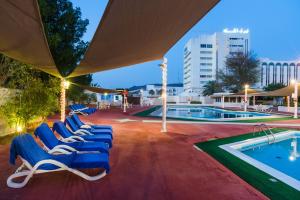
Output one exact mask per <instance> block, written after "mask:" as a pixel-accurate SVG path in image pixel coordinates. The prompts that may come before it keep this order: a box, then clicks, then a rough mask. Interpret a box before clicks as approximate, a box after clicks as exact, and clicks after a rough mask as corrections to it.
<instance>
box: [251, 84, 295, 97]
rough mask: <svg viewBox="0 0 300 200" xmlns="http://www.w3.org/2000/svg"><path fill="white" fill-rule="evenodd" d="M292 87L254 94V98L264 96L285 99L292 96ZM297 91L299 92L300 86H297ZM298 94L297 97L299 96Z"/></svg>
mask: <svg viewBox="0 0 300 200" xmlns="http://www.w3.org/2000/svg"><path fill="white" fill-rule="evenodd" d="M294 87H295V86H294V85H289V86H286V87H284V88H281V89H278V90H274V91H270V92H261V93H257V94H255V96H266V97H285V96H292V94H293V93H294ZM298 91H299V92H300V86H299V85H298ZM299 92H298V96H300V94H299Z"/></svg>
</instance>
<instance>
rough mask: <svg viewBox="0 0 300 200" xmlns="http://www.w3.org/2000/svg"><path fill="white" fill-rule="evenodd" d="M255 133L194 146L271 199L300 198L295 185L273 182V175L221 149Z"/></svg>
mask: <svg viewBox="0 0 300 200" xmlns="http://www.w3.org/2000/svg"><path fill="white" fill-rule="evenodd" d="M272 130H273V132H274V133H278V132H283V131H286V130H287V129H272ZM255 137H257V136H253V133H252V132H250V133H246V134H243V135H238V136H232V137H227V138H220V139H217V140H213V141H204V142H199V143H195V144H194V146H195V148H196V149H197V150H200V151H202V152H205V153H207V154H208V155H209V156H211V157H212V158H214V159H215V160H216V161H218V162H219V163H221V164H222V165H223V166H225V167H226V168H228V169H229V170H230V171H232V172H233V173H234V174H236V175H237V176H239V177H240V178H241V179H243V180H244V181H245V182H247V183H248V184H250V185H251V186H252V187H254V188H256V189H257V190H258V191H260V192H262V193H263V194H264V195H266V196H267V197H269V198H270V199H278V200H283V199H299V197H300V192H299V191H298V190H296V189H294V188H293V187H291V186H289V185H287V184H286V183H283V182H282V181H280V180H278V181H277V182H271V180H270V179H272V178H273V177H272V176H271V175H269V174H267V173H265V172H263V171H261V170H259V169H257V168H255V167H254V166H252V165H250V164H248V163H247V162H245V161H243V160H241V159H239V158H238V157H236V156H234V155H232V154H230V153H229V152H227V151H225V150H224V149H221V148H220V147H219V146H220V145H223V144H229V143H233V142H238V141H241V140H246V139H251V138H255Z"/></svg>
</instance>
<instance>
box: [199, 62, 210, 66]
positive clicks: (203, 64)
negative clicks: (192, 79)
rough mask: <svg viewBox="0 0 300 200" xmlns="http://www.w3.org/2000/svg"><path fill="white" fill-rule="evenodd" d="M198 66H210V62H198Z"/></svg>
mask: <svg viewBox="0 0 300 200" xmlns="http://www.w3.org/2000/svg"><path fill="white" fill-rule="evenodd" d="M200 66H212V63H200Z"/></svg>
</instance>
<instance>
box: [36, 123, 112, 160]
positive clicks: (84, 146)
mask: <svg viewBox="0 0 300 200" xmlns="http://www.w3.org/2000/svg"><path fill="white" fill-rule="evenodd" d="M34 134H35V136H37V137H39V138H40V140H41V141H42V142H43V144H44V146H45V149H46V150H47V151H48V153H51V154H55V153H64V154H67V153H71V152H91V151H93V152H102V153H109V146H108V145H107V144H106V143H103V142H84V141H78V142H63V141H60V140H58V139H57V138H56V137H55V135H54V133H53V132H52V130H51V129H50V128H49V126H48V125H47V124H46V123H43V124H41V125H40V126H39V127H38V128H37V129H36V130H35V132H34Z"/></svg>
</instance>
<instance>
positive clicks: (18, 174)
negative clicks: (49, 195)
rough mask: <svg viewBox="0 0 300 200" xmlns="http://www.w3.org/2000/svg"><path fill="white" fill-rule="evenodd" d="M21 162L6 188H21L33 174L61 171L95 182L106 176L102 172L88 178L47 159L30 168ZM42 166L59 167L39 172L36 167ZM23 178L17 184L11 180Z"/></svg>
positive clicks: (26, 163) (27, 164)
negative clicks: (51, 165)
mask: <svg viewBox="0 0 300 200" xmlns="http://www.w3.org/2000/svg"><path fill="white" fill-rule="evenodd" d="M21 160H22V162H23V164H22V165H21V166H20V167H19V168H18V169H17V170H16V171H15V173H14V174H12V175H10V176H9V177H8V178H7V181H6V183H7V186H8V187H11V188H22V187H24V186H25V185H26V184H27V183H28V181H29V180H30V178H31V177H32V176H33V175H34V174H41V173H47V172H55V171H62V170H67V171H69V172H71V173H74V174H76V175H77V176H80V177H82V178H84V179H85V180H88V181H96V180H99V179H101V178H103V177H104V176H106V174H107V173H106V170H104V171H103V172H101V173H99V174H98V175H96V176H89V175H87V174H85V173H83V172H81V171H79V170H76V169H73V168H69V167H68V166H66V165H65V164H63V163H61V162H58V161H56V160H52V159H47V160H42V161H39V162H37V163H36V164H35V165H34V166H31V165H30V164H29V163H28V162H27V161H26V160H25V159H23V158H22V157H21ZM43 164H53V165H55V166H57V167H59V168H58V169H55V170H39V169H38V167H40V166H41V165H43ZM25 167H26V168H27V169H24V168H25ZM23 176H25V179H24V180H23V181H22V182H20V183H17V182H14V181H13V180H14V179H15V178H19V177H23Z"/></svg>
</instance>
